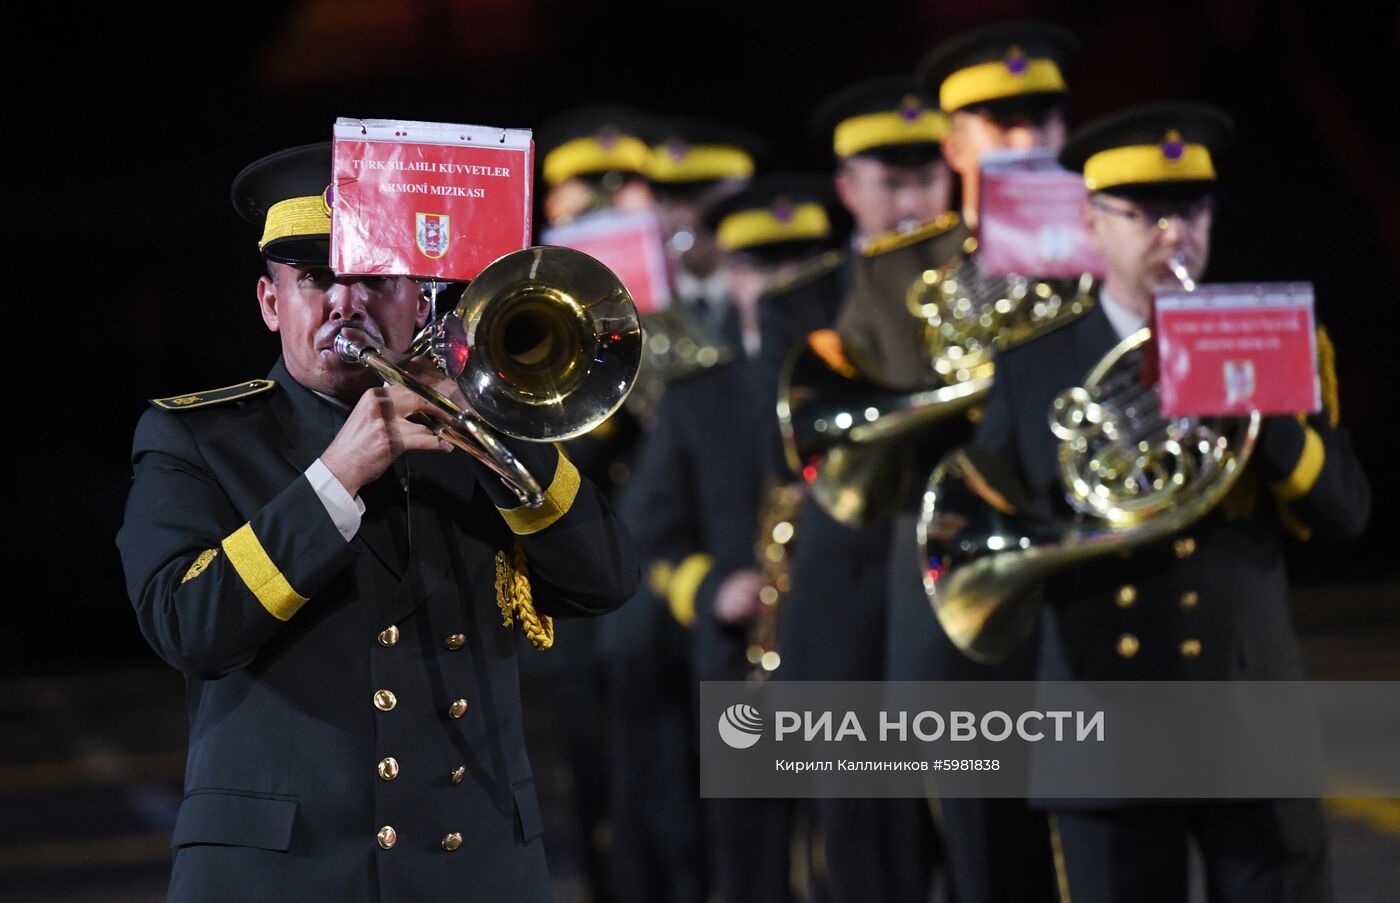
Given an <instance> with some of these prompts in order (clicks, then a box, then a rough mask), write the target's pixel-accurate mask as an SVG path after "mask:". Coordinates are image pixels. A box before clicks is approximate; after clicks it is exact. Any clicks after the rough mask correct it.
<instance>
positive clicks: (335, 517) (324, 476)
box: [306, 458, 365, 542]
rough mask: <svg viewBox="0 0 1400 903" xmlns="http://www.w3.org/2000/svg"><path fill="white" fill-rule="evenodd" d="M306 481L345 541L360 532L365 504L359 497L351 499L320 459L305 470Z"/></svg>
mask: <svg viewBox="0 0 1400 903" xmlns="http://www.w3.org/2000/svg"><path fill="white" fill-rule="evenodd" d="M306 479H307V480H308V481H309V482H310V483H311V488H312V489H314V490H315V491H316V497H317V498H318V499H320V500H321V504H322V505H325V506H326V513H327V514H329V515H330V516H331V521H332V522H333V523H334V524H335V528H336V529H337V530H339V531H340V535H341V536H344V537H345V541H346V542H349V541H350V540H351V539H353V538H354V536H355V534H356V533H358V532H359V530H360V518H361V517H363V516H364V513H365V503H364V502H362V501H361V500H360V498H359V496H355V497H354V498H351V496H350V493H349V492H346V491H345V487H344V486H342V485H340V481H339V480H337V479H336V478H335V474H333V473H331V469H330V468H329V467H327V466H326V465H325V464H323V463H322V462H321V459H320V458H317V459H316V460H315V461H313V462H311V466H310V467H308V468H306Z"/></svg>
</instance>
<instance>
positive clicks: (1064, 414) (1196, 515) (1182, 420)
mask: <svg viewBox="0 0 1400 903" xmlns="http://www.w3.org/2000/svg"><path fill="white" fill-rule="evenodd" d="M1173 270H1174V272H1176V273H1177V275H1178V278H1180V279H1181V281H1182V284H1183V285H1184V286H1185V287H1186V288H1187V290H1188V291H1189V290H1191V289H1193V288H1194V283H1192V282H1191V281H1190V279H1189V277H1187V276H1186V274H1185V270H1184V267H1182V266H1181V262H1180V261H1179V260H1178V261H1173ZM1150 338H1151V330H1150V329H1148V328H1143V329H1140V330H1138V331H1137V332H1136V333H1134V334H1132V335H1130V336H1128V337H1127V338H1125V339H1123V340H1122V341H1121V342H1119V343H1118V344H1117V345H1116V346H1114V347H1113V348H1112V349H1111V350H1110V351H1109V352H1108V353H1107V354H1106V355H1105V356H1104V357H1103V358H1102V359H1101V360H1100V361H1099V363H1098V364H1097V365H1096V366H1095V367H1094V368H1093V370H1091V371H1090V372H1089V374H1088V376H1087V377H1086V378H1085V380H1084V384H1083V385H1081V386H1075V387H1073V388H1070V389H1068V390H1066V391H1065V392H1062V393H1061V394H1060V395H1059V396H1058V397H1056V399H1055V401H1054V403H1053V404H1052V406H1051V409H1050V412H1049V428H1050V430H1051V431H1052V432H1053V433H1054V435H1055V437H1056V438H1057V439H1058V440H1059V446H1058V454H1059V462H1060V468H1059V469H1060V477H1061V482H1062V483H1063V485H1064V488H1065V497H1066V500H1067V501H1068V503H1069V505H1070V507H1071V508H1073V509H1074V511H1075V514H1074V516H1073V517H1069V518H1054V517H1043V516H1037V515H1036V514H1034V513H1032V512H1029V511H1027V510H1026V506H1025V504H1024V502H1023V499H1022V498H1021V493H1020V492H1019V491H1018V490H1019V488H1020V487H1018V486H1017V485H1016V483H1015V480H1014V478H1011V477H1010V476H1009V475H1008V474H1007V473H1005V472H1004V471H999V468H1004V467H1005V465H1004V463H1003V462H1000V461H996V460H992V459H989V458H987V457H985V456H983V455H982V454H980V452H979V450H977V449H975V448H965V449H958V450H956V451H953V452H952V453H950V454H949V455H947V456H946V457H945V458H944V459H943V461H942V462H941V463H940V464H939V466H938V467H937V468H936V469H935V470H934V472H933V474H932V476H931V477H930V478H929V481H928V487H927V489H926V490H925V492H924V496H923V503H922V507H921V510H920V514H919V522H918V542H919V548H920V552H921V555H922V557H921V561H923V562H924V564H925V568H924V575H923V576H924V588H925V590H927V592H928V595H929V600H930V602H931V603H932V605H933V609H934V612H935V613H936V614H937V616H938V620H939V622H940V624H942V626H943V629H944V630H945V631H946V632H947V634H948V637H949V639H951V640H952V641H953V643H954V645H956V646H957V647H958V648H959V649H961V650H962V651H963V652H965V653H966V654H967V655H968V656H969V657H971V658H973V659H975V660H977V661H982V662H996V661H1000V660H1003V659H1005V658H1006V657H1007V656H1008V655H1010V654H1011V652H1012V651H1013V650H1014V649H1015V648H1016V647H1017V646H1018V645H1020V644H1021V643H1022V642H1023V641H1024V640H1025V639H1026V638H1027V636H1028V635H1029V634H1030V632H1031V629H1032V627H1033V626H1034V624H1035V621H1036V618H1037V616H1038V611H1037V604H1038V596H1037V594H1035V593H1034V592H1032V590H1033V589H1034V588H1035V587H1037V586H1038V585H1039V584H1040V583H1041V582H1042V581H1044V580H1045V578H1046V577H1048V576H1050V575H1051V574H1053V573H1055V572H1056V571H1058V570H1061V569H1063V568H1066V567H1070V566H1073V565H1076V564H1079V563H1081V562H1084V561H1087V560H1090V559H1093V558H1096V557H1099V556H1103V555H1107V554H1109V553H1115V552H1121V551H1125V550H1128V549H1132V548H1136V547H1138V546H1142V545H1145V544H1147V543H1150V542H1154V541H1157V540H1160V539H1164V538H1166V537H1167V536H1170V535H1172V534H1173V533H1176V532H1178V531H1180V530H1182V529H1184V528H1186V527H1188V526H1190V525H1191V524H1192V523H1195V522H1196V521H1197V520H1199V519H1200V518H1202V517H1204V516H1205V515H1206V514H1207V513H1209V512H1210V510H1211V509H1212V508H1214V507H1215V505H1216V504H1218V503H1219V502H1220V501H1221V500H1222V499H1223V498H1224V497H1225V495H1226V494H1227V493H1228V492H1229V491H1230V489H1231V487H1232V486H1233V485H1234V484H1235V481H1236V480H1237V479H1238V478H1239V476H1240V474H1241V473H1243V471H1244V468H1245V465H1246V464H1247V463H1248V461H1249V458H1250V455H1251V454H1252V453H1253V450H1254V445H1255V442H1256V440H1257V438H1258V435H1259V426H1260V419H1261V418H1260V416H1259V414H1258V413H1253V414H1251V415H1249V416H1248V417H1215V418H1202V417H1168V416H1166V415H1164V414H1163V413H1162V412H1161V407H1160V403H1159V394H1158V386H1157V385H1156V384H1155V383H1154V384H1152V385H1144V384H1143V379H1142V376H1143V372H1142V371H1143V356H1144V352H1145V349H1146V346H1147V343H1148V341H1149V339H1150Z"/></svg>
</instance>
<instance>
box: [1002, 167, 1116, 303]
mask: <svg viewBox="0 0 1400 903" xmlns="http://www.w3.org/2000/svg"><path fill="white" fill-rule="evenodd" d="M981 184H982V189H981V195H980V199H979V201H978V222H977V245H978V257H979V260H980V263H981V267H982V271H983V272H984V273H989V274H992V275H1006V274H1010V273H1015V274H1018V275H1021V276H1032V277H1038V278H1052V277H1071V278H1073V277H1078V276H1080V275H1081V274H1083V273H1093V274H1094V275H1096V276H1102V275H1103V260H1102V258H1100V257H1099V255H1098V254H1096V253H1095V252H1094V250H1093V249H1092V248H1091V247H1090V246H1089V239H1088V235H1087V234H1086V233H1085V231H1084V223H1083V220H1082V218H1081V215H1080V206H1081V205H1082V204H1083V202H1084V198H1085V195H1086V191H1085V188H1084V177H1083V176H1081V175H1079V174H1078V173H1073V172H1068V171H1066V170H1064V169H1061V168H1060V165H1059V163H1057V162H1056V160H1055V154H1054V152H1052V151H1032V152H1029V153H1001V154H989V155H987V156H986V157H984V158H983V160H982V181H981Z"/></svg>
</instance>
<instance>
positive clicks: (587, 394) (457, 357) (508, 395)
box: [335, 247, 642, 507]
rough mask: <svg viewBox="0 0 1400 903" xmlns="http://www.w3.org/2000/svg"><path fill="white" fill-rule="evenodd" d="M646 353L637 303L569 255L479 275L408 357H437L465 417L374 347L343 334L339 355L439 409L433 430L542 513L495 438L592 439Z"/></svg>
mask: <svg viewBox="0 0 1400 903" xmlns="http://www.w3.org/2000/svg"><path fill="white" fill-rule="evenodd" d="M641 343H642V331H641V325H640V321H639V320H638V317H637V309H636V306H635V305H634V304H633V303H632V296H631V295H630V294H629V293H628V291H627V289H626V288H625V287H624V286H623V285H622V283H621V281H619V280H618V278H617V276H615V275H614V274H613V272H612V271H611V270H609V269H608V268H607V267H606V266H604V265H603V264H601V263H599V262H598V261H597V260H595V259H593V258H592V257H589V256H588V255H587V254H584V253H582V252H579V251H574V250H571V249H569V248H559V247H532V248H525V249H523V250H520V251H514V252H512V253H510V254H506V255H505V256H503V257H501V258H500V259H498V260H496V261H495V262H493V263H491V264H490V265H489V266H487V267H486V268H485V269H483V270H482V271H481V273H480V274H478V275H477V277H476V278H475V279H473V280H472V282H471V284H470V285H468V286H467V289H466V291H465V292H463V294H462V297H461V299H460V300H459V301H458V302H457V305H456V306H455V307H454V308H453V310H451V311H449V312H448V313H446V314H444V315H443V316H442V317H440V318H439V319H437V320H435V321H433V322H432V323H429V324H428V326H427V327H425V328H424V329H423V330H422V331H421V332H420V333H419V334H418V336H417V338H415V339H414V341H413V344H412V346H411V347H410V348H409V351H408V356H409V357H413V356H417V355H420V354H424V353H427V354H429V355H430V356H431V358H432V360H433V362H434V363H435V364H436V365H437V366H438V367H439V368H440V369H442V370H443V372H445V373H446V374H447V375H448V376H449V377H450V378H451V379H452V380H453V381H454V382H455V383H456V384H457V386H458V388H460V389H461V391H462V394H463V395H464V396H465V398H466V401H467V407H466V408H463V407H461V406H459V405H457V404H456V403H454V402H453V401H452V400H451V399H449V398H447V397H445V396H444V395H442V394H441V393H440V392H438V391H437V390H436V389H434V388H432V387H431V386H429V385H426V384H425V383H423V382H421V381H420V380H418V379H417V378H415V377H414V376H413V375H412V374H410V373H409V372H408V371H407V370H405V369H404V368H403V367H402V366H400V365H399V364H398V363H396V362H394V361H392V360H390V359H389V357H388V356H386V354H385V352H384V350H383V349H381V348H377V347H375V346H374V345H372V344H368V343H363V342H357V341H355V340H353V339H351V338H350V337H349V336H347V335H345V333H344V332H342V333H341V334H340V335H338V336H336V339H335V350H336V353H337V354H338V355H340V357H341V359H342V360H345V361H347V362H350V363H358V364H362V365H364V366H366V367H369V368H371V369H373V370H374V371H375V372H376V373H378V374H379V375H380V377H382V378H383V379H385V380H387V381H389V382H393V383H397V384H398V385H401V386H404V387H405V388H407V389H410V390H411V391H413V392H414V393H415V394H417V395H418V396H420V397H421V398H424V399H426V400H427V401H429V402H431V403H432V404H433V406H434V411H433V415H432V417H431V418H430V420H431V422H430V423H428V424H426V425H429V426H431V427H432V428H433V431H434V432H435V433H437V434H438V436H439V437H440V438H442V439H444V440H446V441H448V442H450V443H452V444H453V445H454V446H456V447H457V448H460V449H462V450H463V451H465V452H467V453H468V454H470V455H471V456H472V457H474V458H476V459H477V460H478V461H480V462H481V463H482V464H484V465H486V466H487V467H488V468H490V469H491V470H492V471H493V472H494V473H496V474H497V475H498V476H499V477H500V478H501V479H502V480H504V481H505V483H506V485H508V486H509V487H510V488H511V489H512V490H514V492H515V494H516V495H517V496H518V497H519V499H520V502H521V504H523V505H526V506H529V507H538V506H539V505H540V504H542V503H543V501H544V490H543V489H542V488H541V486H540V482H539V480H538V479H537V478H536V477H535V476H534V475H533V474H531V473H530V472H529V470H528V469H527V468H526V467H525V466H524V465H523V464H522V463H521V462H520V461H519V459H517V458H516V457H515V455H513V454H512V453H511V452H510V449H509V448H507V447H506V445H505V443H504V442H502V441H501V438H500V436H499V435H497V434H503V435H505V436H509V437H511V438H514V439H521V440H524V441H527V442H560V441H563V440H566V439H571V438H573V437H575V436H578V435H581V434H583V433H586V432H588V431H589V430H591V429H593V428H594V427H595V426H597V425H598V424H599V423H601V422H602V421H604V420H606V419H607V418H608V417H609V416H610V415H611V414H612V413H613V412H614V411H616V410H617V409H618V407H620V406H621V405H622V403H623V401H624V400H625V399H626V397H627V394H628V393H629V392H630V391H631V389H632V385H633V383H634V382H635V381H636V378H637V369H638V362H639V361H640V359H641Z"/></svg>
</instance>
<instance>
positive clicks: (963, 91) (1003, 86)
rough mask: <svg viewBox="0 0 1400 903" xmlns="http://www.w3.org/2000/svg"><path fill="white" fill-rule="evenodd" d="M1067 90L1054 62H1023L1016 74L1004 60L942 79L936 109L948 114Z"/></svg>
mask: <svg viewBox="0 0 1400 903" xmlns="http://www.w3.org/2000/svg"><path fill="white" fill-rule="evenodd" d="M1066 90H1068V89H1067V88H1066V87H1065V78H1064V76H1063V75H1061V74H1060V67H1059V66H1058V65H1057V64H1056V63H1055V61H1054V60H1049V59H1045V60H1026V68H1025V70H1024V71H1022V72H1021V73H1019V74H1017V73H1015V72H1013V71H1011V68H1010V67H1009V66H1007V65H1006V63H1005V62H1004V61H1003V60H994V61H992V62H990V63H978V64H977V65H976V66H968V67H967V68H966V69H959V70H958V71H957V72H954V73H953V74H952V75H950V76H948V77H947V78H945V79H943V84H942V85H940V86H939V88H938V105H939V106H941V107H942V108H943V109H944V110H947V111H948V112H950V113H951V112H952V111H953V110H961V109H962V108H963V107H970V106H972V105H973V104H978V103H986V102H987V101H989V100H1002V99H1004V98H1007V97H1019V96H1020V95H1022V94H1048V93H1051V92H1055V91H1066Z"/></svg>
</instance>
